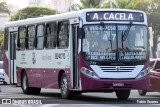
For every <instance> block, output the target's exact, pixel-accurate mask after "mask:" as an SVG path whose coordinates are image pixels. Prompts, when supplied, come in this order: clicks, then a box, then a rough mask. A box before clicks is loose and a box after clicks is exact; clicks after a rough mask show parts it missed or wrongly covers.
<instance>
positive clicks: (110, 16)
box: [86, 11, 144, 22]
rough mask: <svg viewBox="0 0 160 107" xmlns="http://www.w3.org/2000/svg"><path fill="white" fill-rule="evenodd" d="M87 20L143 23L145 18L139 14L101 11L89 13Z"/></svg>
mask: <svg viewBox="0 0 160 107" xmlns="http://www.w3.org/2000/svg"><path fill="white" fill-rule="evenodd" d="M86 20H87V21H88V22H92V21H133V22H143V21H144V17H143V14H142V13H139V12H117V11H108V12H107V11H100V12H87V14H86Z"/></svg>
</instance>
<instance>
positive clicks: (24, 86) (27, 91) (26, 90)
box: [21, 72, 31, 94]
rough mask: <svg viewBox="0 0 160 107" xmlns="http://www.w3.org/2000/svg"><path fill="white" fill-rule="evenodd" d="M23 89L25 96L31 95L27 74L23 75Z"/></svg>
mask: <svg viewBox="0 0 160 107" xmlns="http://www.w3.org/2000/svg"><path fill="white" fill-rule="evenodd" d="M21 88H22V91H23V93H24V94H31V88H30V87H28V78H27V74H26V72H24V73H23V74H22V81H21Z"/></svg>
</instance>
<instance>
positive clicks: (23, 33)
mask: <svg viewBox="0 0 160 107" xmlns="http://www.w3.org/2000/svg"><path fill="white" fill-rule="evenodd" d="M25 38H26V28H25V27H20V28H19V31H18V47H19V48H20V49H22V50H23V49H25Z"/></svg>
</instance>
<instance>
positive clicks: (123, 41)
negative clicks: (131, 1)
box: [3, 9, 150, 99]
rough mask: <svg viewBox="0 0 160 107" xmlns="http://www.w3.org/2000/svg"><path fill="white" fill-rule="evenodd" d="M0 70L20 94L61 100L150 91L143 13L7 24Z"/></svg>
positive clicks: (108, 12)
mask: <svg viewBox="0 0 160 107" xmlns="http://www.w3.org/2000/svg"><path fill="white" fill-rule="evenodd" d="M3 59H4V69H5V72H6V74H8V76H9V78H10V84H12V85H16V86H21V87H22V91H23V93H24V94H40V91H41V88H54V89H60V93H61V96H62V98H66V99H67V98H71V97H73V95H75V94H81V93H85V92H105V93H107V92H115V93H116V96H117V98H118V99H128V97H129V95H130V91H131V90H138V89H147V88H148V85H149V72H150V68H149V33H148V25H147V16H146V14H145V12H143V11H139V10H128V9H84V10H79V11H75V12H68V13H62V14H56V15H50V16H44V17H39V18H30V19H25V20H19V21H13V22H8V23H7V24H6V26H5V36H4V55H3Z"/></svg>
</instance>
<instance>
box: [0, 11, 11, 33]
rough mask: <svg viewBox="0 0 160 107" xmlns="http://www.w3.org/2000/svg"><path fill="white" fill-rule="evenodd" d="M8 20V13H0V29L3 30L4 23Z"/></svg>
mask: <svg viewBox="0 0 160 107" xmlns="http://www.w3.org/2000/svg"><path fill="white" fill-rule="evenodd" d="M8 20H9V14H7V13H0V30H4V26H5V23H6V22H8Z"/></svg>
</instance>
